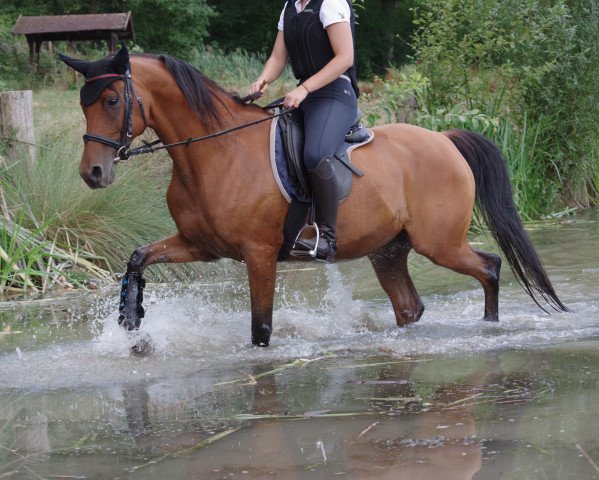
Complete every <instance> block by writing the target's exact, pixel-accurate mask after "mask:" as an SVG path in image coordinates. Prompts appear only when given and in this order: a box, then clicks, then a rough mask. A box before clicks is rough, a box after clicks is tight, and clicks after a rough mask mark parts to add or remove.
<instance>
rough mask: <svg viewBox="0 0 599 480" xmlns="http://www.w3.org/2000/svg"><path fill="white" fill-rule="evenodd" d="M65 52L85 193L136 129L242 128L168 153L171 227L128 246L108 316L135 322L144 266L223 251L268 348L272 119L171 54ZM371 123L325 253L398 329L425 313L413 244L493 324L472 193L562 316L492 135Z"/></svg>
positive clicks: (495, 274)
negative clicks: (473, 293)
mask: <svg viewBox="0 0 599 480" xmlns="http://www.w3.org/2000/svg"><path fill="white" fill-rule="evenodd" d="M62 59H63V60H64V61H65V63H67V64H68V65H69V66H71V67H73V68H74V69H76V70H77V71H79V72H80V73H83V75H85V76H86V86H84V87H83V88H84V89H86V88H87V90H86V91H84V89H82V109H83V112H84V114H85V118H86V123H87V132H88V133H86V135H85V136H84V140H85V147H84V150H83V157H82V159H81V164H80V169H79V170H80V174H81V177H82V178H83V179H84V180H85V182H86V183H87V185H89V186H90V187H91V188H104V187H108V186H109V185H110V184H111V183H112V181H113V180H114V177H115V166H116V164H117V163H118V161H119V160H121V159H124V158H126V157H127V155H124V156H123V152H125V153H126V151H127V149H128V148H129V146H130V145H131V140H132V139H133V138H135V137H137V136H139V135H140V134H142V133H143V131H144V130H145V129H146V128H147V127H149V128H151V129H152V130H154V132H155V133H156V134H157V136H158V138H159V140H160V141H161V142H162V143H163V144H170V143H174V142H181V141H182V140H185V139H190V138H192V137H197V136H204V135H209V134H212V133H214V132H215V131H216V130H218V129H219V128H222V127H223V126H226V127H231V126H238V125H244V124H248V123H252V124H253V125H252V126H251V127H249V128H244V129H240V130H237V131H234V132H232V133H230V134H228V135H226V136H220V137H217V138H209V139H207V140H206V141H203V142H200V143H189V144H187V145H186V146H180V147H169V148H168V149H167V151H168V153H169V155H170V157H171V159H172V161H173V173H172V178H171V182H170V185H169V187H168V190H167V194H166V198H167V204H168V208H169V212H170V214H171V216H172V218H173V219H174V221H175V224H176V227H177V232H176V233H175V234H174V235H172V236H170V237H167V238H164V239H162V240H158V241H156V242H154V243H151V244H149V245H146V246H143V247H140V248H138V249H137V250H135V252H134V253H133V254H132V256H131V258H130V259H129V262H128V264H127V272H126V274H125V276H124V278H123V285H122V291H121V296H122V298H121V304H120V308H119V310H120V312H121V313H120V317H119V323H121V324H122V325H123V326H124V327H125V328H127V329H129V330H132V329H137V328H138V327H139V325H140V321H141V318H142V317H143V307H142V299H143V298H142V291H143V286H144V280H143V278H142V274H143V271H144V269H145V268H146V267H148V266H150V265H152V264H155V263H177V262H194V261H213V260H217V259H220V258H231V259H235V260H238V261H241V262H244V263H245V264H246V266H247V272H248V278H249V287H250V297H251V317H252V322H251V337H252V343H253V344H254V345H258V346H268V344H269V341H270V336H271V332H272V315H273V300H274V292H275V278H276V271H277V256H278V254H279V250H280V248H281V245H282V242H283V226H284V222H285V217H286V214H287V211H288V208H289V206H288V204H287V202H286V200H285V198H284V197H283V195H282V194H281V193H280V191H279V189H278V187H277V185H276V183H275V180H274V178H273V174H272V171H271V164H270V159H269V140H268V139H269V129H270V126H269V123H270V122H266V121H263V122H262V123H256V122H257V121H262V120H266V119H268V118H269V117H270V116H272V114H269V113H267V112H265V111H264V110H263V109H261V108H259V107H257V106H255V105H247V104H245V103H243V102H242V101H241V100H240V99H239V97H237V96H236V95H233V94H230V93H227V92H226V91H225V90H223V89H222V88H221V87H219V86H218V85H217V84H216V83H215V82H213V81H212V80H210V79H208V78H207V77H205V76H204V75H203V74H202V73H200V72H199V71H198V70H196V69H195V68H194V67H192V66H191V65H189V64H187V63H185V62H183V61H181V60H178V59H176V58H174V57H170V56H166V55H161V56H155V55H150V54H143V55H132V56H131V57H130V56H129V53H128V51H127V49H126V47H124V46H123V47H122V48H121V49H120V50H119V51H118V52H117V53H116V54H115V55H114V56H113V57H107V58H105V59H102V60H98V61H96V62H87V61H84V60H77V59H72V58H68V57H64V56H62ZM103 72H104V73H103ZM134 99H136V101H133V100H134ZM373 131H374V133H375V138H374V140H373V141H372V142H370V143H369V144H367V145H365V146H363V147H361V148H359V149H357V150H355V151H354V152H353V154H352V162H353V163H354V164H355V165H356V167H358V168H359V169H360V170H361V171H362V172H363V173H364V176H363V177H361V178H359V179H355V180H354V185H353V189H352V191H351V193H350V195H349V196H348V197H347V198H346V199H345V200H344V201H343V202H342V203H341V205H340V208H339V215H338V223H337V230H338V251H337V256H336V258H337V259H338V260H351V259H357V258H360V257H364V256H367V257H368V258H369V259H370V261H371V263H372V266H373V267H374V271H375V273H376V275H377V277H378V279H379V281H380V283H381V286H382V287H383V289H384V291H385V292H386V293H387V295H388V296H389V298H390V300H391V304H392V307H393V311H394V313H395V317H396V322H397V325H398V326H403V325H406V324H409V323H411V322H415V321H417V320H419V318H420V317H421V315H422V313H423V311H424V305H423V303H422V300H421V299H420V297H419V295H418V293H417V291H416V289H415V287H414V284H413V282H412V279H411V278H410V275H409V272H408V263H407V259H408V253H409V252H410V250H412V249H414V251H416V252H417V253H419V254H420V255H424V256H425V257H427V258H429V259H430V260H432V261H433V262H434V263H435V264H437V265H440V266H443V267H446V268H449V269H451V270H453V271H456V272H459V273H462V274H465V275H470V276H472V277H474V278H475V279H477V280H478V281H479V282H480V283H481V285H482V288H483V290H484V295H485V306H484V319H485V320H490V321H498V319H499V316H498V292H499V272H500V267H501V258H500V256H499V255H496V254H493V253H486V252H480V251H474V250H472V248H471V247H470V245H469V243H468V240H467V234H468V230H469V227H470V222H471V219H472V215H473V208H474V204H475V200H476V201H477V203H478V205H479V208H480V211H481V213H482V216H483V218H484V220H485V222H486V224H487V225H488V227H489V229H490V231H491V233H492V235H493V237H494V238H495V239H496V241H497V243H498V245H499V247H500V249H501V251H502V252H503V254H504V256H505V258H506V259H507V261H508V263H509V265H510V267H511V269H512V270H513V272H514V274H515V276H516V278H517V279H518V281H519V283H520V284H521V285H522V287H523V288H524V289H525V291H526V292H527V293H528V294H529V295H530V296H531V297H532V299H533V300H534V301H535V302H536V303H537V304H538V305H539V306H540V307H541V308H543V307H542V306H541V305H540V302H542V301H545V302H547V303H548V304H549V305H550V306H552V307H553V308H554V309H555V310H561V311H567V308H566V307H565V306H564V304H563V303H562V302H561V301H560V299H559V298H558V296H557V294H556V293H555V291H554V288H553V286H552V284H551V282H550V280H549V278H548V276H547V274H546V272H545V270H544V268H543V266H542V264H541V261H540V260H539V257H538V255H537V253H536V251H535V249H534V247H533V245H532V243H531V241H530V239H529V237H528V235H527V233H526V232H525V230H524V227H523V225H522V221H521V219H520V217H519V216H518V213H517V210H516V206H515V204H514V201H513V198H512V190H511V185H510V181H509V174H508V171H507V167H506V163H505V160H504V159H503V157H502V154H501V152H500V151H499V149H498V148H497V147H496V146H495V145H494V144H493V143H492V142H491V141H490V140H488V139H487V138H486V137H484V136H483V135H480V134H477V133H474V132H469V131H465V130H452V131H446V132H434V131H429V130H427V129H424V128H420V127H417V126H413V125H408V124H391V125H384V126H380V127H376V128H374V129H373ZM119 137H120V141H119V140H117V139H118V138H119ZM115 152H117V153H116V158H115Z"/></svg>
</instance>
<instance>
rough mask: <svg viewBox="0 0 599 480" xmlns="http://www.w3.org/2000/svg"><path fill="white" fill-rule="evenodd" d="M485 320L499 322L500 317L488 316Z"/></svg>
mask: <svg viewBox="0 0 599 480" xmlns="http://www.w3.org/2000/svg"><path fill="white" fill-rule="evenodd" d="M483 320H484V321H485V322H498V321H499V315H488V316H486V317H484V318H483Z"/></svg>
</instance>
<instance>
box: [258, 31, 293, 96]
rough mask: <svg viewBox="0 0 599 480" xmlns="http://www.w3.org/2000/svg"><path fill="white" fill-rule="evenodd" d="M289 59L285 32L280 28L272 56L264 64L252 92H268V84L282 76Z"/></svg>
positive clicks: (261, 93)
mask: <svg viewBox="0 0 599 480" xmlns="http://www.w3.org/2000/svg"><path fill="white" fill-rule="evenodd" d="M288 59H289V53H287V47H286V46H285V41H284V40H283V32H282V31H280V30H279V33H277V38H276V40H275V45H274V47H273V48H272V53H271V54H270V58H269V59H268V61H267V62H266V64H265V65H264V69H263V70H262V73H261V74H260V76H259V77H258V80H256V81H255V82H254V83H253V84H252V86H251V87H250V94H254V93H257V92H260V96H261V95H263V94H264V92H266V89H267V88H268V85H270V84H271V83H272V82H274V81H275V80H276V79H277V78H279V77H280V76H281V74H282V73H283V70H285V66H286V65H287V61H288Z"/></svg>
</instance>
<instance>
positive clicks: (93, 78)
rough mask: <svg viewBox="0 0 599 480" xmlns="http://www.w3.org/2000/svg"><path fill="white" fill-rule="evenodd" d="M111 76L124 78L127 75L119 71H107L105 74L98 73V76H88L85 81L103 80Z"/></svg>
mask: <svg viewBox="0 0 599 480" xmlns="http://www.w3.org/2000/svg"><path fill="white" fill-rule="evenodd" d="M111 77H119V78H124V77H125V76H124V75H120V74H118V73H105V74H104V75H98V76H96V77H92V78H86V79H85V83H91V82H95V81H96V80H102V79H103V78H111Z"/></svg>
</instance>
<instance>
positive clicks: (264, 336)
mask: <svg viewBox="0 0 599 480" xmlns="http://www.w3.org/2000/svg"><path fill="white" fill-rule="evenodd" d="M271 333H272V328H271V327H269V326H268V325H261V326H260V328H258V329H255V330H254V331H252V345H255V346H256V347H268V344H269V343H270V334H271Z"/></svg>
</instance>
